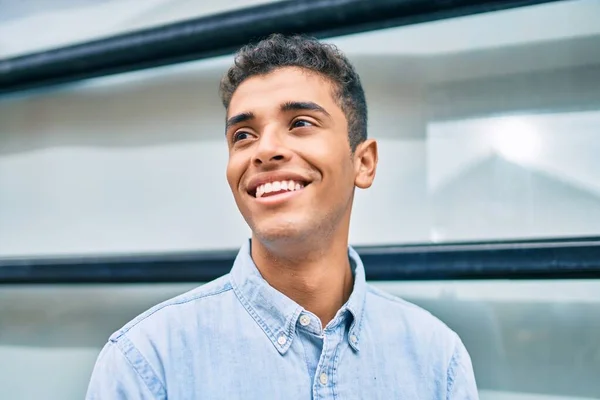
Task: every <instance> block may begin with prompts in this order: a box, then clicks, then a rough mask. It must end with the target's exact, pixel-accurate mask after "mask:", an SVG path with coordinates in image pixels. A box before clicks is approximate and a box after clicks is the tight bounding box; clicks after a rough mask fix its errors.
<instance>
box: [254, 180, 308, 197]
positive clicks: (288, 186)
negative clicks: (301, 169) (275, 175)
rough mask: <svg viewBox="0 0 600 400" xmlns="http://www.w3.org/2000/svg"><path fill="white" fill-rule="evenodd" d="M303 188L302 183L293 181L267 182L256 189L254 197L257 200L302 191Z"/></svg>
mask: <svg viewBox="0 0 600 400" xmlns="http://www.w3.org/2000/svg"><path fill="white" fill-rule="evenodd" d="M304 186H305V185H304V183H302V182H298V181H294V180H285V181H273V182H267V183H263V184H262V185H259V186H258V187H257V188H256V193H255V197H256V198H257V199H258V198H264V197H270V196H275V195H279V194H283V193H289V192H295V191H299V190H302V189H304Z"/></svg>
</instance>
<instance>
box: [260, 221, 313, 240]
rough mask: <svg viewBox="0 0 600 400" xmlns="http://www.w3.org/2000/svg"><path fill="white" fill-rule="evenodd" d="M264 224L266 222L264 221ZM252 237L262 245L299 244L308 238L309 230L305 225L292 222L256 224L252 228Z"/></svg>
mask: <svg viewBox="0 0 600 400" xmlns="http://www.w3.org/2000/svg"><path fill="white" fill-rule="evenodd" d="M265 222H266V221H265ZM274 222H275V221H274ZM252 233H253V235H254V236H255V237H256V238H257V239H258V240H260V241H261V242H263V243H265V244H266V243H272V244H275V243H280V244H283V243H286V242H300V241H303V240H304V239H306V238H307V237H309V236H310V229H307V227H306V222H305V223H301V224H299V223H295V222H292V221H287V222H282V221H278V222H276V223H270V224H267V223H262V224H256V225H255V226H254V227H252Z"/></svg>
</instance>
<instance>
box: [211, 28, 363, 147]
mask: <svg viewBox="0 0 600 400" xmlns="http://www.w3.org/2000/svg"><path fill="white" fill-rule="evenodd" d="M281 67H299V68H305V69H307V70H310V71H313V72H316V73H318V74H321V75H322V76H324V77H326V78H328V79H329V80H330V81H331V82H332V83H333V84H334V87H335V91H334V93H333V96H334V98H335V99H336V101H337V102H338V104H339V106H340V108H341V109H342V111H343V112H344V114H345V115H346V119H347V120H348V140H349V142H350V148H351V149H352V151H353V152H354V150H356V146H357V145H358V144H359V143H361V142H363V141H364V140H366V139H367V102H366V99H365V93H364V90H363V87H362V84H361V82H360V77H359V76H358V73H357V72H356V70H355V69H354V67H353V66H352V64H351V63H350V61H348V59H347V58H346V56H345V55H344V54H342V52H341V51H340V50H339V49H338V48H337V47H335V46H334V45H331V44H325V43H321V42H319V41H318V40H317V39H315V38H311V37H307V36H303V35H293V36H285V35H282V34H273V35H271V36H269V37H268V38H266V39H264V40H262V41H259V42H258V43H255V44H249V45H246V46H244V47H242V48H241V49H240V50H239V51H238V53H237V54H236V56H235V61H234V64H233V66H232V67H231V68H230V69H229V70H228V71H227V73H226V74H225V76H224V77H223V79H222V80H221V84H220V88H219V89H220V90H219V92H220V95H221V100H222V102H223V105H224V106H225V108H226V109H227V108H228V107H229V103H230V102H231V97H232V96H233V93H234V92H235V90H236V89H237V88H238V86H239V85H240V84H241V83H242V82H243V81H244V80H245V79H247V78H250V77H252V76H256V75H265V74H268V73H269V72H271V71H273V70H275V69H277V68H281Z"/></svg>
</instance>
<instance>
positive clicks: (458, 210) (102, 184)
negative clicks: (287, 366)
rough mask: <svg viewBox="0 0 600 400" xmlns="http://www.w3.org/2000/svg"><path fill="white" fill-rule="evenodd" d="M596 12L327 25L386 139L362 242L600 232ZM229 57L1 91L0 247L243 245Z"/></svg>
mask: <svg viewBox="0 0 600 400" xmlns="http://www.w3.org/2000/svg"><path fill="white" fill-rule="evenodd" d="M597 15H600V3H598V2H597V1H595V0H579V1H567V2H556V3H549V4H544V5H539V6H535V7H526V8H518V9H513V10H508V11H502V12H494V13H488V14H480V15H474V16H469V17H464V18H456V19H451V20H445V21H438V22H432V23H424V24H418V25H412V26H406V27H401V28H394V29H388V30H381V31H375V32H371V33H364V34H358V35H351V36H347V37H342V38H334V39H331V40H330V41H331V42H333V43H336V44H337V45H339V46H340V47H341V48H342V49H343V50H344V51H346V52H347V54H348V55H349V56H350V57H351V59H352V61H353V62H354V63H355V64H356V66H357V68H358V69H359V72H360V73H361V76H362V79H363V82H364V86H365V90H366V93H367V97H368V101H369V110H370V111H369V112H370V115H369V132H370V135H371V136H372V137H374V138H377V139H378V141H379V143H380V146H379V149H380V164H379V168H378V173H377V178H376V180H375V183H374V186H373V187H372V188H370V189H369V190H366V191H358V192H357V198H356V202H355V206H354V215H353V221H352V228H351V242H352V243H353V244H356V245H372V244H390V243H391V244H398V243H423V242H432V241H434V242H435V241H455V240H478V241H479V240H496V239H507V238H534V237H535V238H537V237H557V236H581V235H598V234H600V217H599V212H600V211H599V207H600V206H599V200H598V199H599V193H600V192H599V191H600V189H599V184H598V182H600V178H599V175H598V171H600V165H599V164H598V163H599V162H600V161H598V160H600V159H599V158H598V157H595V155H596V154H598V151H597V150H598V143H599V140H598V139H597V138H596V136H597V133H598V118H599V117H598V113H599V112H600V25H598V23H597V17H596V16H597ZM230 62H231V57H230V56H227V57H220V58H215V59H211V60H204V61H200V62H193V63H187V64H182V65H177V66H172V67H165V68H159V69H153V70H148V71H143V72H137V73H130V74H123V75H118V76H112V77H106V78H99V79H95V80H90V81H86V82H82V83H80V84H74V85H69V86H64V87H62V88H58V89H57V88H53V89H47V90H44V91H38V92H36V93H28V94H21V95H14V96H10V97H6V98H3V99H0V133H1V134H0V257H2V256H31V255H49V254H82V253H83V254H89V253H92V254H94V253H123V252H124V253H128V252H161V251H180V250H211V249H222V248H237V247H238V246H239V244H240V243H241V241H242V240H244V238H246V237H247V235H248V229H247V227H246V224H245V222H244V221H243V219H242V218H241V217H240V215H239V213H238V211H237V209H236V206H235V204H234V202H233V199H232V196H231V193H230V190H229V187H228V186H227V184H226V181H225V178H224V169H225V165H226V162H227V150H226V145H225V142H224V139H223V120H224V110H223V108H222V106H221V104H220V100H219V98H218V95H217V85H218V81H219V78H220V77H221V76H222V74H223V73H224V71H225V69H226V68H227V66H228V65H229V63H230ZM215 210H219V211H221V212H215Z"/></svg>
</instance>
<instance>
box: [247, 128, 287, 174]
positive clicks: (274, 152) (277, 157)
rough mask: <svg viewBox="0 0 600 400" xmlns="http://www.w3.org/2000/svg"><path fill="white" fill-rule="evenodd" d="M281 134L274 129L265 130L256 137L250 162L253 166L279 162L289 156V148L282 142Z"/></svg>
mask: <svg viewBox="0 0 600 400" xmlns="http://www.w3.org/2000/svg"><path fill="white" fill-rule="evenodd" d="M284 142H285V141H284V138H283V137H282V134H281V133H279V132H276V131H265V132H263V133H262V135H261V136H260V138H259V139H258V145H257V146H256V147H255V149H256V150H255V152H254V155H253V156H252V164H254V165H255V166H266V165H269V164H273V163H281V162H283V161H286V160H288V159H289V158H290V150H289V149H288V148H287V147H286V145H285V143H284Z"/></svg>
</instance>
